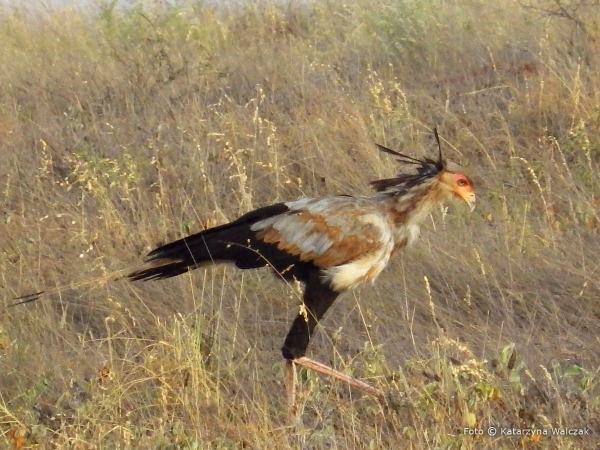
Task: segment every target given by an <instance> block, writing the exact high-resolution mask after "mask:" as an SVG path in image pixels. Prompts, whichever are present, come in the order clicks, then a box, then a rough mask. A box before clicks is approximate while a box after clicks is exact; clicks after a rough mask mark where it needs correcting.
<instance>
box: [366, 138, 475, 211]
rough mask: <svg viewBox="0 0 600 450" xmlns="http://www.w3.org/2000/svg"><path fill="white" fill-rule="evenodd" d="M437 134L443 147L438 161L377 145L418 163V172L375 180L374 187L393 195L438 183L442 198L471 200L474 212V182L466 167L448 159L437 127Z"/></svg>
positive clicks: (414, 163) (404, 159)
mask: <svg viewBox="0 0 600 450" xmlns="http://www.w3.org/2000/svg"><path fill="white" fill-rule="evenodd" d="M434 135H435V138H436V141H437V143H438V148H439V153H438V159H437V160H434V159H431V158H423V159H416V158H412V157H410V156H407V155H404V154H402V153H399V152H397V151H395V150H391V149H389V148H387V147H384V146H383V145H379V144H376V145H377V147H379V150H381V151H382V152H384V153H388V154H390V155H394V156H396V158H397V160H398V161H399V162H401V163H403V164H411V165H414V166H416V168H417V173H412V174H406V173H402V172H400V173H399V174H398V175H397V176H396V177H394V178H387V179H385V180H376V181H372V182H371V186H373V187H374V188H375V190H376V191H378V192H388V193H390V194H392V195H405V194H408V193H409V192H411V191H413V189H415V188H416V189H418V188H419V187H420V186H423V187H425V186H429V185H432V184H435V185H436V186H438V188H439V192H440V193H441V194H442V197H455V198H459V199H462V200H464V201H465V202H467V204H468V205H469V208H470V209H471V211H473V209H475V200H476V196H475V186H474V185H473V181H472V180H471V179H470V178H469V177H468V176H467V175H466V173H465V170H464V169H463V168H462V167H460V166H459V165H458V164H456V163H454V162H452V161H448V160H446V159H444V157H443V155H442V146H441V143H440V138H439V136H438V132H437V129H435V128H434Z"/></svg>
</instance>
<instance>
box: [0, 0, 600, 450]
mask: <svg viewBox="0 0 600 450" xmlns="http://www.w3.org/2000/svg"><path fill="white" fill-rule="evenodd" d="M599 18H600V6H599V5H598V2H593V1H592V2H587V4H586V3H584V2H578V1H569V0H531V1H527V0H523V1H522V2H515V1H512V0H499V1H498V2H487V1H485V0H454V1H452V0H448V1H442V0H432V1H427V2H421V1H416V0H415V1H413V0H404V1H402V0H373V1H366V0H349V1H348V2H346V3H342V2H336V1H333V0H330V1H327V0H315V1H311V2H281V3H280V4H278V5H273V4H269V3H267V2H245V3H241V4H239V5H237V6H232V5H229V6H224V5H221V6H211V5H210V4H205V3H203V2H201V1H197V2H182V3H181V4H179V6H176V7H174V6H165V5H164V4H162V5H161V4H154V5H142V4H141V3H137V4H136V5H134V6H133V7H131V8H130V9H128V10H120V9H118V8H116V7H114V6H111V4H110V2H106V3H104V4H103V5H100V6H97V7H96V9H95V11H94V12H92V13H86V14H84V13H80V12H77V11H74V10H62V11H47V12H46V13H44V14H33V13H31V12H27V11H25V10H23V9H7V8H5V9H3V10H1V12H0V42H2V51H1V52H0V67H1V70H0V81H1V82H0V219H1V220H0V236H1V239H0V308H1V309H0V311H1V312H0V448H2V449H34V448H35V449H77V450H79V449H130V448H131V449H163V450H167V449H190V450H192V449H215V450H216V449H223V450H224V449H386V448H389V449H400V448H404V449H448V450H449V449H594V448H596V449H598V448H600V444H598V443H599V442H600V373H599V371H600V369H599V367H600V256H599V255H600V241H599V240H600V175H599V173H600V171H599V167H600V76H599V75H598V74H599V72H600V21H599ZM436 125H437V126H438V129H439V131H440V135H441V137H442V141H443V145H444V147H445V151H446V156H447V157H448V158H449V159H452V160H454V161H456V162H459V163H460V164H461V165H463V166H464V167H465V168H467V170H468V172H469V173H470V174H471V175H472V176H473V178H474V179H475V182H476V186H477V192H478V199H479V202H478V207H477V209H476V210H475V212H473V213H471V214H470V213H469V212H468V209H467V208H466V207H465V206H464V205H462V204H458V203H456V204H449V205H448V208H444V209H442V210H438V211H436V212H435V214H433V215H432V217H431V219H430V220H428V221H427V223H426V225H425V226H424V229H423V232H422V236H421V238H420V240H419V242H418V243H417V244H416V245H415V246H413V247H412V248H411V249H408V250H407V251H405V252H404V253H403V255H402V256H401V257H399V258H397V259H396V260H395V261H394V262H393V263H392V264H390V266H389V267H388V268H387V269H386V270H385V271H384V273H383V274H382V276H381V277H380V278H379V280H378V281H377V283H376V284H375V285H374V286H370V285H368V286H363V287H361V288H359V289H358V290H356V291H354V292H352V293H350V294H346V295H345V296H343V297H342V298H341V299H339V300H338V301H337V302H336V304H335V305H334V307H333V309H332V310H331V311H330V312H329V313H328V315H327V316H326V317H325V319H324V320H323V321H322V324H321V327H320V329H319V330H318V332H317V334H316V336H315V339H314V340H313V342H312V344H311V347H310V349H309V355H310V356H311V357H314V358H316V359H318V360H320V361H323V362H325V363H330V364H332V365H333V366H335V367H336V368H339V369H341V370H343V371H345V372H347V373H349V374H352V375H355V376H357V377H360V378H362V379H365V380H368V381H369V382H371V383H373V384H374V385H376V386H377V387H379V388H380V389H383V390H384V391H385V392H388V393H389V400H388V402H387V403H386V404H381V403H379V402H378V401H377V400H375V399H374V398H371V397H369V396H368V395H365V394H362V393H360V392H357V391H354V390H351V389H349V388H348V386H346V385H343V384H341V383H339V382H336V381H332V380H329V379H327V378H324V377H321V376H317V375H315V374H313V373H312V372H305V371H302V372H301V374H300V375H301V376H300V378H301V394H300V398H299V406H300V414H299V416H298V417H297V418H296V419H295V420H291V419H290V417H289V416H288V410H287V404H286V398H285V390H284V386H283V379H282V376H283V364H282V362H283V361H282V359H281V353H280V347H281V344H282V342H283V338H284V337H285V334H286V333H287V330H288V326H289V323H290V322H291V320H292V318H293V317H294V316H295V314H296V313H297V310H298V307H299V302H300V290H299V286H296V285H294V284H291V285H286V284H284V283H281V282H279V281H278V280H277V279H276V277H275V276H273V275H272V274H271V273H270V272H269V270H257V271H244V272H242V271H237V270H235V269H233V268H231V267H226V266H221V267H218V268H215V269H213V270H204V269H201V270H197V271H195V272H193V273H190V274H189V275H184V276H181V277H178V278H175V279H172V280H166V281H160V282H152V283H140V282H137V283H130V282H128V281H125V280H117V281H107V280H109V279H110V278H111V276H112V275H113V274H114V272H116V271H120V270H123V269H133V268H135V267H136V266H138V265H139V263H140V261H142V258H143V256H144V255H145V254H146V253H147V252H148V251H149V250H150V249H152V248H154V247H155V246H156V245H157V244H159V243H164V242H167V241H168V240H172V239H175V238H178V237H181V236H183V235H185V234H188V233H191V232H197V231H200V230H202V229H203V227H206V226H213V225H216V224H221V223H224V222H226V221H228V220H231V219H234V218H236V217H237V216H239V215H240V214H242V213H244V212H247V211H249V210H251V209H253V208H256V207H259V206H263V205H266V204H269V203H273V202H277V201H287V200H294V199H296V198H300V197H303V196H318V195H326V194H337V193H348V194H366V193H368V192H369V187H368V181H369V180H373V179H377V178H381V177H387V176H391V175H393V174H394V173H396V172H397V171H398V169H399V167H398V166H397V164H396V163H395V162H394V161H393V159H392V158H389V157H387V156H386V155H381V154H378V152H377V150H376V149H375V146H374V145H373V143H374V142H379V143H382V144H385V145H388V146H390V147H392V148H395V149H398V150H400V151H402V152H405V153H407V154H410V155H414V156H419V157H420V156H425V155H427V156H434V155H435V152H436V147H435V142H434V140H433V138H432V132H431V130H432V128H433V127H434V126H436ZM90 280H92V282H90V283H87V284H84V285H82V286H77V284H78V283H81V282H88V281H90ZM93 280H95V281H93ZM57 286H68V287H71V288H72V289H64V290H61V291H60V292H58V293H55V294H53V295H49V296H46V297H44V298H43V299H41V300H39V301H38V302H35V303H30V304H27V305H22V306H18V307H14V308H8V309H5V308H4V307H5V306H7V305H9V304H10V303H12V302H13V299H14V298H15V297H17V296H19V295H22V294H26V293H29V292H35V291H39V290H44V289H46V290H47V289H53V288H56V287H57ZM490 426H494V427H496V429H497V434H496V435H495V436H490V435H489V433H488V431H487V430H488V427H490ZM553 427H554V428H556V429H562V430H565V429H571V430H583V431H584V432H586V431H587V432H589V433H590V435H583V436H571V435H553V434H552V432H553ZM465 428H467V429H469V428H470V429H477V430H476V431H474V432H473V433H476V434H475V435H472V434H469V433H466V432H465ZM532 429H533V430H537V431H536V433H540V434H534V435H508V433H509V432H512V433H517V432H518V431H519V430H532ZM554 431H556V430H554Z"/></svg>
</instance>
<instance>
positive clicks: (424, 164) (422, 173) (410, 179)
mask: <svg viewBox="0 0 600 450" xmlns="http://www.w3.org/2000/svg"><path fill="white" fill-rule="evenodd" d="M433 135H434V136H435V140H436V142H437V144H438V160H437V161H436V160H434V159H431V158H427V157H424V158H423V159H417V158H413V157H412V156H408V155H405V154H404V153H400V152H397V151H396V150H392V149H391V148H388V147H385V146H383V145H381V144H377V143H376V144H375V145H376V146H377V148H379V150H380V151H381V152H383V153H387V154H388V155H392V156H395V157H396V160H397V161H398V162H399V163H401V164H410V165H414V166H417V173H416V174H406V173H402V172H400V173H399V174H398V175H397V176H396V177H394V178H386V179H384V180H375V181H371V186H373V188H374V189H375V190H376V191H377V192H381V191H385V190H386V189H388V188H390V187H396V188H400V189H399V190H402V188H406V189H409V188H411V187H413V186H415V185H417V184H420V183H422V182H424V181H426V180H428V179H430V178H432V177H434V176H436V175H437V174H438V173H440V172H441V171H442V170H444V167H445V165H446V164H445V161H444V157H443V155H442V144H441V141H440V137H439V135H438V131H437V127H436V128H434V129H433Z"/></svg>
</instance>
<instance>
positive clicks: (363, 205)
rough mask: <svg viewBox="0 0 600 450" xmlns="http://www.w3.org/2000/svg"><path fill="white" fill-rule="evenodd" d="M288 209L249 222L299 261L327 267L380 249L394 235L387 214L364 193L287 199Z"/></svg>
mask: <svg viewBox="0 0 600 450" xmlns="http://www.w3.org/2000/svg"><path fill="white" fill-rule="evenodd" d="M286 206H288V207H289V209H290V210H289V211H288V212H287V213H285V214H280V215H277V216H274V217H269V218H267V219H264V220H260V221H258V222H256V223H254V224H253V225H252V227H251V228H252V230H253V231H255V232H256V235H257V237H258V239H261V240H262V241H264V242H265V243H268V244H275V245H277V248H278V249H279V250H281V251H284V252H287V253H289V254H291V255H298V256H299V257H300V260H301V261H310V262H313V263H314V264H315V265H316V266H318V267H321V268H329V267H334V266H339V265H341V264H346V263H349V262H352V261H356V260H358V259H360V258H362V257H365V256H367V255H370V254H373V253H375V252H378V251H380V250H381V249H382V248H384V247H386V246H388V245H389V242H390V240H392V239H393V235H392V231H391V229H390V228H391V227H390V224H389V222H388V221H387V220H386V216H385V214H384V213H383V211H382V210H381V208H380V207H378V205H377V204H375V203H374V202H372V201H368V200H367V199H366V198H364V197H358V198H357V197H348V196H339V197H327V198H322V199H302V200H298V201H296V202H289V203H286Z"/></svg>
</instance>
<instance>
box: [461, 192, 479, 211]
mask: <svg viewBox="0 0 600 450" xmlns="http://www.w3.org/2000/svg"><path fill="white" fill-rule="evenodd" d="M460 196H461V198H462V199H463V200H464V201H465V202H467V204H468V205H469V209H470V210H471V212H473V210H474V209H475V201H476V199H477V197H476V195H475V193H474V192H469V193H465V194H461V195H460Z"/></svg>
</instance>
